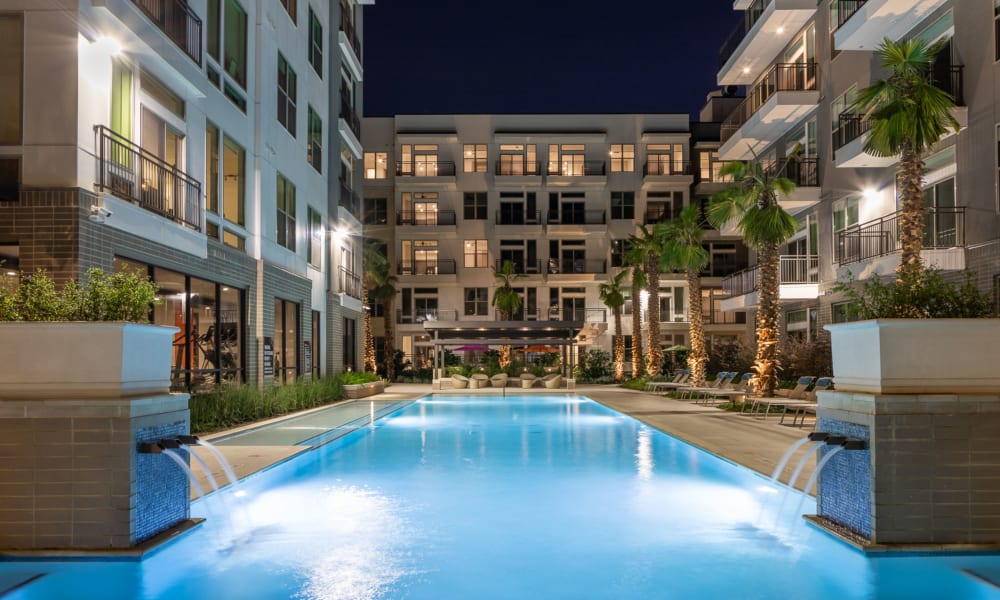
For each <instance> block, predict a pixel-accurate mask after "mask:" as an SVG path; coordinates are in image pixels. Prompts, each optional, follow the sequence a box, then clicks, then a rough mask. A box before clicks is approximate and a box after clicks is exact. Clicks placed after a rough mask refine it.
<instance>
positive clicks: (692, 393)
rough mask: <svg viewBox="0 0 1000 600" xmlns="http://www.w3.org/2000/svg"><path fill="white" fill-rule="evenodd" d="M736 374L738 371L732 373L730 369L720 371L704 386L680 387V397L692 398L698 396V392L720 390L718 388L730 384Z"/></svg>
mask: <svg viewBox="0 0 1000 600" xmlns="http://www.w3.org/2000/svg"><path fill="white" fill-rule="evenodd" d="M736 375H737V373H730V372H729V371H719V372H718V373H717V374H716V375H715V379H714V380H712V381H710V382H708V383H707V384H705V385H702V386H699V387H694V386H686V387H684V388H681V389H680V398H681V399H685V398H686V399H691V398H695V397H697V396H696V395H697V394H702V393H707V392H714V391H715V390H718V389H720V388H722V387H723V386H725V385H728V384H729V381H730V380H731V379H733V378H735V377H736Z"/></svg>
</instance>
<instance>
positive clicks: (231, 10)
mask: <svg viewBox="0 0 1000 600" xmlns="http://www.w3.org/2000/svg"><path fill="white" fill-rule="evenodd" d="M223 25H224V27H225V35H224V36H223V43H224V48H225V58H224V59H223V60H224V62H225V64H224V65H223V68H224V69H225V70H226V73H227V74H228V75H229V76H230V77H232V78H233V80H234V81H235V82H236V83H238V84H239V85H240V87H241V88H243V89H246V87H247V13H246V11H245V10H243V7H242V6H240V3H239V2H238V1H237V0H226V17H225V23H224V24H223Z"/></svg>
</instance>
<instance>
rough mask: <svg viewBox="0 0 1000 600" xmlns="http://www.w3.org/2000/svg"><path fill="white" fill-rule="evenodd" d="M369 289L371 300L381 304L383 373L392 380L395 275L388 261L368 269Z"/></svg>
mask: <svg viewBox="0 0 1000 600" xmlns="http://www.w3.org/2000/svg"><path fill="white" fill-rule="evenodd" d="M370 271H371V272H370V274H369V273H367V272H366V274H365V276H366V277H370V278H371V279H370V280H369V281H370V283H371V289H370V290H369V292H368V293H369V295H370V296H371V298H372V299H373V300H375V301H376V302H378V303H380V304H382V306H383V308H384V313H383V316H382V320H383V322H384V324H385V356H386V360H385V374H386V379H388V380H389V381H392V380H393V379H394V378H395V376H396V367H395V364H394V362H393V354H395V338H394V335H395V332H394V331H393V302H395V300H396V276H395V275H393V274H392V267H391V266H390V265H389V262H388V261H384V262H382V263H379V264H378V265H376V266H375V267H374V268H372V269H370Z"/></svg>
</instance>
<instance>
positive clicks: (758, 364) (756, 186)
mask: <svg viewBox="0 0 1000 600" xmlns="http://www.w3.org/2000/svg"><path fill="white" fill-rule="evenodd" d="M796 157H797V156H796V153H793V154H792V155H791V156H790V157H788V158H786V159H785V161H784V163H783V164H781V165H780V168H778V169H771V168H768V166H767V165H765V164H763V163H761V161H760V160H759V159H758V158H757V156H756V155H754V158H753V160H751V161H749V162H746V163H743V162H730V163H727V164H726V165H725V166H724V167H722V170H721V174H722V176H723V177H732V180H733V184H732V186H730V187H729V188H727V189H725V190H723V191H721V192H719V193H718V194H716V195H715V196H714V197H713V198H712V203H711V204H710V205H709V208H708V220H709V222H711V223H712V225H714V226H715V227H722V226H723V225H724V224H726V223H734V224H735V225H736V227H737V229H739V231H740V233H741V234H742V236H743V239H744V240H745V241H746V243H747V244H748V245H750V246H751V247H753V248H754V249H755V250H756V251H757V263H758V274H759V282H760V296H759V298H760V305H759V306H758V307H757V354H756V357H755V359H754V371H755V372H756V374H757V376H756V377H755V378H754V381H755V382H756V387H757V392H758V393H761V394H763V395H765V396H773V395H774V389H775V388H776V387H777V385H778V368H779V366H780V365H779V364H778V335H779V326H778V319H779V316H780V313H781V311H780V307H779V304H778V300H779V286H780V265H781V262H780V258H781V255H780V246H781V244H783V243H784V242H786V241H787V240H788V238H790V237H792V235H794V234H795V229H796V222H795V218H794V217H792V216H791V215H790V214H788V212H787V211H786V210H785V209H784V208H782V207H781V205H780V204H778V197H779V196H787V195H788V194H790V193H791V192H792V191H793V190H794V189H795V184H794V183H793V182H792V181H791V180H789V179H786V178H784V177H777V176H776V173H784V172H785V169H786V168H787V166H788V161H790V160H794V159H795V158H796Z"/></svg>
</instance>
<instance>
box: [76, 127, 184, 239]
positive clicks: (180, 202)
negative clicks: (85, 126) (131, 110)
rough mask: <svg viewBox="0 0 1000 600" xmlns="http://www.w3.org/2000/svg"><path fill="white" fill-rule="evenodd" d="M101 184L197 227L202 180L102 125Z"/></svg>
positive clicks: (99, 137)
mask: <svg viewBox="0 0 1000 600" xmlns="http://www.w3.org/2000/svg"><path fill="white" fill-rule="evenodd" d="M94 129H95V132H96V133H97V144H98V149H97V154H98V156H97V160H98V174H97V178H98V181H97V187H98V188H99V189H100V190H102V191H104V192H108V193H110V194H112V195H114V196H117V197H119V198H122V199H123V200H128V201H129V202H132V203H134V204H137V205H138V206H141V207H142V208H144V209H146V210H148V211H150V212H153V213H156V214H158V215H160V216H162V217H166V218H168V219H171V220H173V221H175V222H177V223H180V224H182V225H184V226H187V227H190V228H192V229H195V230H197V231H201V230H202V221H201V215H202V204H201V184H200V183H198V180H196V179H195V178H194V177H192V176H191V175H188V174H187V173H185V172H184V171H181V170H180V169H178V168H177V167H176V166H174V165H171V164H169V163H167V162H166V161H164V160H163V159H161V158H160V157H158V156H156V155H154V154H152V153H150V152H147V151H146V150H144V149H142V148H141V147H140V146H139V145H138V144H135V143H133V142H132V141H131V140H129V139H127V138H124V137H122V136H120V135H118V134H117V133H115V132H113V131H111V130H110V129H108V128H107V127H104V126H101V125H98V126H97V127H95V128H94Z"/></svg>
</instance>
